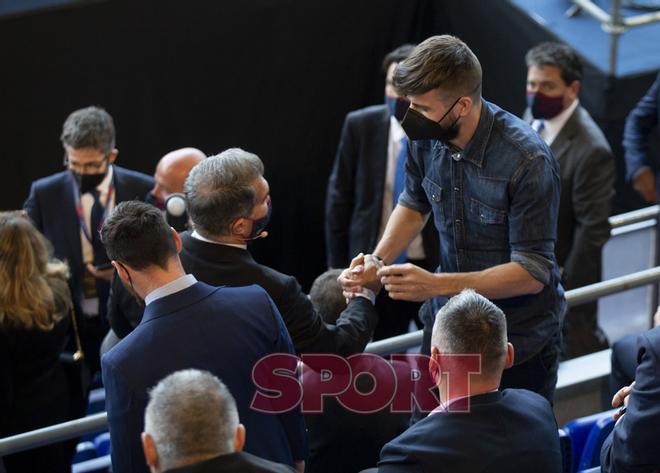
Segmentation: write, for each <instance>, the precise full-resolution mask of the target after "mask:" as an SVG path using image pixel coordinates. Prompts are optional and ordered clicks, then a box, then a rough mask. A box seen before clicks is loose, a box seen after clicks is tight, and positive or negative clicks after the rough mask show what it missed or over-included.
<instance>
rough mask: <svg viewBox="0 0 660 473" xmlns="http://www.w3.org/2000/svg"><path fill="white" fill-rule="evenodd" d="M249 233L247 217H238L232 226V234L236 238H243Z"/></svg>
mask: <svg viewBox="0 0 660 473" xmlns="http://www.w3.org/2000/svg"><path fill="white" fill-rule="evenodd" d="M246 232H247V219H246V218H245V217H238V218H237V219H236V220H234V223H232V224H231V234H232V235H236V236H243V235H245V233H246Z"/></svg>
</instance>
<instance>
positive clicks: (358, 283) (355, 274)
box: [337, 253, 439, 302]
mask: <svg viewBox="0 0 660 473" xmlns="http://www.w3.org/2000/svg"><path fill="white" fill-rule="evenodd" d="M437 276H439V275H437V274H434V273H430V272H428V271H426V270H425V269H422V268H420V267H419V266H415V265H414V264H411V263H405V264H392V265H386V264H385V263H384V262H383V260H382V259H381V258H380V257H378V256H376V255H370V254H367V255H364V254H362V253H360V254H359V255H357V256H356V257H355V258H353V260H352V261H351V265H350V267H348V268H346V269H345V270H344V271H342V273H341V274H340V275H339V277H338V278H337V281H339V284H341V286H342V289H343V291H344V297H346V298H347V299H352V298H354V297H355V296H356V295H357V294H360V293H362V291H363V289H365V288H366V289H369V290H371V291H373V292H374V293H376V294H377V293H378V292H380V290H381V288H385V290H386V291H387V292H388V294H389V296H390V298H392V299H398V300H404V301H416V302H421V301H424V300H426V299H428V298H430V297H433V296H435V295H437V284H438V280H437Z"/></svg>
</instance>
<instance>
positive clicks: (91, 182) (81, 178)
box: [71, 171, 108, 195]
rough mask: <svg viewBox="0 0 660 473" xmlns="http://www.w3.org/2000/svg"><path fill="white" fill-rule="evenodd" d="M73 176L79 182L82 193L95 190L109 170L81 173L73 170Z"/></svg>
mask: <svg viewBox="0 0 660 473" xmlns="http://www.w3.org/2000/svg"><path fill="white" fill-rule="evenodd" d="M71 173H72V174H73V177H75V179H76V182H77V183H78V188H79V189H80V194H81V195H82V194H85V193H87V192H90V191H93V190H94V189H96V187H97V186H98V185H99V184H100V183H101V181H103V178H105V176H106V174H108V171H106V172H104V173H100V174H80V173H78V172H76V171H71Z"/></svg>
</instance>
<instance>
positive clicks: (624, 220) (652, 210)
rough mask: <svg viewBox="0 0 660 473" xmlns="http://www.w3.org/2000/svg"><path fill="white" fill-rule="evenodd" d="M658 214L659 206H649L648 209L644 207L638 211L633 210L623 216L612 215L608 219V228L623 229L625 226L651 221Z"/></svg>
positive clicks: (659, 211)
mask: <svg viewBox="0 0 660 473" xmlns="http://www.w3.org/2000/svg"><path fill="white" fill-rule="evenodd" d="M658 214H660V205H651V206H650V207H645V208H643V209H639V210H633V211H632V212H626V213H624V214H619V215H612V216H611V217H610V218H609V222H610V226H611V227H612V228H619V227H624V226H626V225H632V224H633V223H638V222H643V221H646V220H652V219H654V218H656V217H657V216H658Z"/></svg>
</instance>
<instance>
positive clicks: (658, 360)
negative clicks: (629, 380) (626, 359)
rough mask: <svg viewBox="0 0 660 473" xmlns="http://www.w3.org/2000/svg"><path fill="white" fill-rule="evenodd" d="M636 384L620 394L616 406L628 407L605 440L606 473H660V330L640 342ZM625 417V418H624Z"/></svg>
mask: <svg viewBox="0 0 660 473" xmlns="http://www.w3.org/2000/svg"><path fill="white" fill-rule="evenodd" d="M637 360H638V363H639V365H638V366H637V371H636V372H635V382H634V383H633V384H632V385H631V386H630V387H625V388H623V389H622V390H621V391H619V392H618V393H617V394H616V395H615V396H614V399H613V400H612V406H613V407H618V406H619V405H621V404H622V403H624V404H625V406H626V410H625V414H623V412H621V411H620V414H618V415H616V416H615V417H620V418H619V419H618V421H617V423H616V424H615V426H614V430H613V431H612V433H611V434H610V436H609V437H608V438H607V439H606V440H605V443H604V444H603V447H602V450H601V466H602V471H604V472H605V473H624V472H625V473H632V472H635V473H646V472H648V473H651V472H658V471H660V449H658V438H660V327H656V328H654V329H652V330H649V331H648V332H645V333H643V334H642V335H640V336H639V337H638V339H637ZM621 414H623V415H621Z"/></svg>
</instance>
